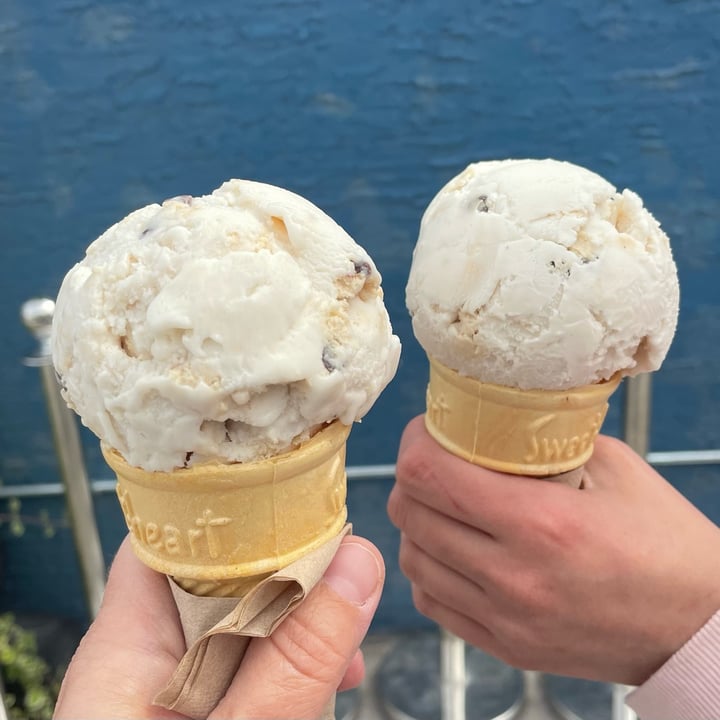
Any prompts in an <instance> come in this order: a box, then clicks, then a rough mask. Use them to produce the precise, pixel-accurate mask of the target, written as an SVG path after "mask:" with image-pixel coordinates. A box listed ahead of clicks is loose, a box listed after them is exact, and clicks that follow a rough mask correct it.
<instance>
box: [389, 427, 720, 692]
mask: <svg viewBox="0 0 720 720" xmlns="http://www.w3.org/2000/svg"><path fill="white" fill-rule="evenodd" d="M584 477H585V479H586V480H589V483H588V484H589V487H588V488H587V489H583V490H581V491H578V490H575V489H573V488H570V487H567V486H565V485H561V484H558V483H551V482H543V481H541V480H537V479H531V478H525V477H516V476H512V475H504V474H501V473H497V472H493V471H491V470H487V469H484V468H481V467H477V466H475V465H471V464H470V463H468V462H465V461H464V460H462V459H460V458H457V457H455V456H453V455H451V454H450V453H448V452H447V451H445V450H444V449H443V448H442V447H440V445H438V444H437V443H436V442H435V441H434V440H433V439H432V438H431V437H430V436H429V435H428V433H427V431H426V430H425V426H424V423H423V419H422V418H421V417H420V418H415V419H414V420H413V421H412V422H411V423H410V424H409V426H408V427H407V428H406V430H405V433H404V435H403V439H402V442H401V446H400V451H399V456H398V464H397V482H396V485H395V487H394V488H393V491H392V493H391V495H390V499H389V503H388V512H389V514H390V518H391V520H392V521H393V522H394V524H395V525H397V527H398V528H399V529H400V530H401V531H402V540H401V545H400V567H401V569H402V570H403V572H404V573H405V574H406V575H407V577H408V578H409V579H410V581H411V583H412V591H413V600H414V602H415V605H416V606H417V608H418V610H419V611H420V612H421V613H423V614H424V615H427V616H428V617H430V618H431V619H433V620H435V621H436V622H437V623H439V624H440V625H442V626H443V627H445V628H447V629H448V630H450V631H452V632H453V633H455V634H457V635H459V636H460V637H462V638H464V639H465V640H466V641H467V642H469V643H471V644H472V645H475V646H477V647H479V648H482V649H483V650H486V651H487V652H489V653H491V654H492V655H495V656H496V657H499V658H500V659H502V660H504V661H505V662H507V663H508V664H510V665H513V666H516V667H521V668H524V669H532V670H540V671H544V672H551V673H558V674H562V675H570V676H577V677H584V678H588V679H593V680H602V681H608V682H620V683H625V684H629V685H639V684H641V683H643V682H644V681H645V680H646V679H647V678H648V677H649V676H650V675H651V674H652V673H653V672H655V671H656V670H657V669H658V668H659V667H660V666H661V665H662V664H663V663H664V662H665V661H666V660H667V659H668V658H669V657H670V655H672V654H673V653H674V652H675V651H676V650H678V649H679V648H680V647H681V646H682V645H683V644H684V643H685V642H686V641H687V640H688V639H689V638H690V637H691V636H692V635H693V634H694V633H695V631H697V630H698V629H699V628H700V627H701V626H702V625H703V624H704V623H705V622H706V621H707V620H708V619H709V618H710V617H711V616H712V615H713V614H714V613H715V612H716V611H717V610H718V608H720V529H719V528H718V527H716V526H715V525H714V524H713V523H712V522H710V520H708V519H707V518H706V517H705V516H704V515H703V514H702V513H701V512H700V511H699V510H697V509H696V508H695V507H694V506H693V505H692V504H691V503H689V502H688V501H687V500H686V499H685V498H684V497H683V496H682V495H681V494H680V493H678V492H677V491H676V490H675V489H674V488H673V487H672V486H671V485H670V484H669V483H667V482H666V481H665V480H664V479H663V478H662V477H660V475H658V474H657V473H656V472H655V471H654V470H653V469H652V468H651V467H650V466H649V465H647V464H646V463H645V461H644V460H643V459H642V458H640V457H639V456H638V455H636V454H635V453H634V452H633V451H632V450H631V449H630V448H629V447H628V446H627V445H625V444H624V443H622V442H620V441H619V440H615V439H612V438H609V437H605V436H600V437H598V439H597V442H596V444H595V452H594V454H593V456H592V458H591V460H590V461H589V462H588V463H587V465H586V468H585V476H584Z"/></svg>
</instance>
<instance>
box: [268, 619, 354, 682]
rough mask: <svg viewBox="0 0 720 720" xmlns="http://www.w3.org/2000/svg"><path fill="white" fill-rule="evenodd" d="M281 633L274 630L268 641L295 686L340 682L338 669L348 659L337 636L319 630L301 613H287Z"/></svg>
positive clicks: (285, 675)
mask: <svg viewBox="0 0 720 720" xmlns="http://www.w3.org/2000/svg"><path fill="white" fill-rule="evenodd" d="M282 628H283V631H282V632H275V633H272V634H271V635H270V637H269V638H268V640H269V641H270V642H271V643H272V644H273V645H274V646H275V649H276V650H277V652H278V653H279V654H280V656H281V657H282V659H283V662H285V663H286V664H287V668H288V672H287V673H285V674H284V677H285V678H286V679H287V682H288V684H289V685H292V686H293V688H294V689H296V690H297V689H298V687H299V686H305V685H306V684H307V683H313V684H315V683H321V684H324V685H331V684H333V683H336V682H338V681H339V679H340V678H339V677H337V675H338V671H339V669H341V668H343V667H345V665H346V664H347V661H348V658H347V657H346V654H345V653H344V652H343V650H342V648H341V647H339V643H338V642H337V637H338V636H337V635H335V634H333V633H330V632H318V630H317V628H316V627H312V626H311V623H310V622H308V621H306V620H305V619H304V616H303V615H302V614H301V613H292V614H290V615H289V616H288V617H287V618H286V619H285V620H284V622H283V625H282Z"/></svg>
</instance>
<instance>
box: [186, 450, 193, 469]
mask: <svg viewBox="0 0 720 720" xmlns="http://www.w3.org/2000/svg"><path fill="white" fill-rule="evenodd" d="M192 456H193V454H192V452H186V453H185V467H187V466H188V465H189V464H190V458H191V457H192Z"/></svg>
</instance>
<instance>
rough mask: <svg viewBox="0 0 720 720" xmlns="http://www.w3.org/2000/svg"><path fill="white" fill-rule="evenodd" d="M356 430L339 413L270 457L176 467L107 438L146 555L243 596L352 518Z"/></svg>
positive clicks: (213, 589) (185, 576)
mask: <svg viewBox="0 0 720 720" xmlns="http://www.w3.org/2000/svg"><path fill="white" fill-rule="evenodd" d="M349 432H350V428H349V427H347V426H345V425H342V424H341V423H340V422H337V421H336V422H334V423H332V424H331V425H328V426H327V427H325V428H323V429H322V430H321V431H319V432H318V433H317V434H315V435H314V436H313V437H312V438H311V439H310V440H308V441H307V442H306V443H304V444H303V445H301V446H299V447H298V448H296V449H294V450H292V451H290V452H287V453H284V454H282V455H277V456H275V457H272V458H268V459H267V460H262V461H259V462H253V463H233V464H221V463H207V464H201V465H196V466H192V467H189V468H182V469H178V470H174V471H172V472H149V471H145V470H142V469H141V468H137V467H133V466H131V465H128V464H127V463H126V462H125V460H124V459H123V458H122V456H121V455H120V454H119V453H117V452H116V451H115V450H112V449H110V448H107V447H103V455H104V456H105V460H106V461H107V463H108V464H109V465H110V466H111V467H112V469H113V470H114V471H115V473H116V475H117V494H118V497H119V499H120V505H121V507H122V510H123V513H124V515H125V520H126V522H127V525H128V528H129V530H130V535H131V542H132V547H133V550H134V552H135V554H136V555H137V557H138V558H139V559H140V560H141V561H142V562H143V563H145V564H146V565H148V566H149V567H151V568H153V569H154V570H157V571H158V572H161V573H164V574H166V575H170V576H172V577H173V578H174V579H175V581H176V582H177V583H178V584H179V585H180V586H181V587H183V588H184V589H185V590H187V591H188V592H191V593H192V594H194V595H220V596H234V597H241V596H243V595H245V594H246V592H247V591H248V590H249V589H250V588H252V587H253V586H254V585H255V584H256V583H257V582H258V581H259V580H261V579H262V578H264V577H265V576H267V575H268V574H270V573H272V572H275V571H276V570H279V569H280V568H283V567H285V566H287V565H289V564H290V563H292V562H293V561H295V560H297V559H298V558H300V557H303V556H305V555H306V554H307V553H309V552H312V551H313V550H315V549H316V548H318V547H320V546H321V545H323V544H324V543H326V542H327V541H328V540H330V539H331V538H333V537H335V536H336V535H337V534H338V533H339V532H340V531H341V530H342V528H343V527H344V525H345V521H346V519H347V509H346V505H345V500H346V494H347V487H346V473H345V443H346V440H347V437H348V434H349Z"/></svg>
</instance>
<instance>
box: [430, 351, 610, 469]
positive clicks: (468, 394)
mask: <svg viewBox="0 0 720 720" xmlns="http://www.w3.org/2000/svg"><path fill="white" fill-rule="evenodd" d="M620 379H621V378H620V376H619V375H616V376H614V377H613V378H611V379H610V380H608V381H606V382H603V383H598V384H595V385H587V386H584V387H580V388H573V389H571V390H559V391H557V390H519V389H516V388H510V387H503V386H500V385H491V384H488V383H482V382H480V381H478V380H475V379H474V378H470V377H466V376H463V375H460V374H459V373H457V372H455V371H454V370H451V369H450V368H447V367H445V366H444V365H442V364H440V363H438V362H437V361H435V360H433V359H432V358H430V383H429V385H428V389H427V412H426V415H425V425H426V427H427V429H428V432H429V433H430V434H431V435H432V436H433V437H434V438H435V439H436V440H437V441H438V442H439V443H440V444H441V445H442V446H443V447H445V448H446V449H447V450H449V451H450V452H451V453H453V454H454V455H457V456H459V457H462V458H464V459H465V460H468V461H469V462H472V463H474V464H476V465H482V466H483V467H487V468H491V469H493V470H498V471H500V472H506V473H512V474H521V475H534V476H537V477H546V476H553V475H560V474H562V473H566V472H569V471H571V470H574V469H575V468H578V467H581V466H582V465H584V464H585V462H586V461H587V460H588V459H589V458H590V455H592V451H593V443H594V440H595V438H596V437H597V434H598V432H599V431H600V427H601V426H602V424H603V421H604V419H605V415H606V413H607V409H608V399H609V397H610V395H611V394H612V393H613V392H614V391H615V390H616V389H617V387H618V385H619V384H620Z"/></svg>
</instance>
